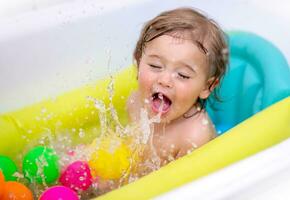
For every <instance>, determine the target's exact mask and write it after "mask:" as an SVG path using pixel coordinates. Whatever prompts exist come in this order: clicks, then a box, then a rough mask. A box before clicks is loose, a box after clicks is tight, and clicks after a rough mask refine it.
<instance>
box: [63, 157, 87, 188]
mask: <svg viewBox="0 0 290 200" xmlns="http://www.w3.org/2000/svg"><path fill="white" fill-rule="evenodd" d="M59 181H60V183H61V184H62V185H64V186H66V187H69V188H71V189H73V190H74V191H80V190H81V191H85V190H87V189H88V188H89V187H90V186H91V184H92V175H91V171H90V168H89V165H88V164H87V163H86V162H83V161H75V162H73V163H71V164H70V165H69V166H68V167H67V168H66V169H65V171H64V172H63V173H62V175H61V176H60V179H59Z"/></svg>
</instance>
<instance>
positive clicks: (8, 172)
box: [0, 156, 17, 181]
mask: <svg viewBox="0 0 290 200" xmlns="http://www.w3.org/2000/svg"><path fill="white" fill-rule="evenodd" d="M0 170H1V171H2V172H3V174H4V177H5V181H16V177H15V176H13V174H14V173H15V172H17V167H16V165H15V163H14V162H13V161H12V160H11V159H10V158H9V157H7V156H0Z"/></svg>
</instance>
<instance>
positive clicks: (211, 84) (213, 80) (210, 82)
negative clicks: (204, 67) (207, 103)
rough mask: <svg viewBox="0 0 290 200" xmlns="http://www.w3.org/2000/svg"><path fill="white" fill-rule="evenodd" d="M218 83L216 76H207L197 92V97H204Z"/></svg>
mask: <svg viewBox="0 0 290 200" xmlns="http://www.w3.org/2000/svg"><path fill="white" fill-rule="evenodd" d="M218 84H219V79H217V78H216V77H211V78H209V79H208V81H207V84H206V86H205V87H204V89H203V90H202V91H201V93H200V94H199V98H201V99H206V98H207V97H208V96H209V95H210V93H211V92H212V91H213V90H214V88H215V87H216V86H217V85H218Z"/></svg>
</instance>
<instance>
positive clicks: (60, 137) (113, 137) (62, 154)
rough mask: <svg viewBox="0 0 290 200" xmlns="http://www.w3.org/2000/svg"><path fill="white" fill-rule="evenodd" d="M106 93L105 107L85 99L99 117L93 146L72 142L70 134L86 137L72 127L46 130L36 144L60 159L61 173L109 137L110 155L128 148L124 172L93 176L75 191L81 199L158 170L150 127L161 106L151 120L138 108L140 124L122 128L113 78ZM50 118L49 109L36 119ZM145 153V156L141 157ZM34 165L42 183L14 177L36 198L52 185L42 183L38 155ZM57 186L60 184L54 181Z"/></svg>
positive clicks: (156, 120) (41, 163)
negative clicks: (111, 176) (87, 184)
mask: <svg viewBox="0 0 290 200" xmlns="http://www.w3.org/2000/svg"><path fill="white" fill-rule="evenodd" d="M107 91H108V93H109V103H108V106H106V105H105V103H104V102H102V101H101V100H99V99H95V98H93V97H87V101H88V104H90V103H93V104H94V106H95V108H96V110H97V111H98V115H99V124H100V128H99V130H98V131H99V137H98V138H96V140H95V142H94V143H93V145H92V144H91V145H90V144H78V145H75V144H74V143H73V138H72V135H74V136H77V137H78V138H79V139H80V140H81V139H82V138H84V137H85V136H86V131H85V130H84V129H82V128H78V129H77V128H71V129H69V130H66V131H65V132H64V130H61V132H60V130H58V129H57V128H56V129H55V130H50V129H47V128H45V129H44V134H43V135H42V137H41V138H40V140H39V141H38V143H37V144H40V145H44V146H47V147H50V148H52V149H54V150H55V152H56V154H57V155H58V156H59V166H60V169H61V170H62V171H63V170H64V169H65V168H66V166H68V165H69V164H70V163H73V162H74V161H78V160H82V161H89V160H90V159H91V156H92V155H93V153H94V152H96V151H98V150H100V149H102V148H104V146H102V141H103V140H108V138H109V141H110V142H109V146H105V148H106V149H105V150H106V151H107V152H109V153H110V154H112V155H113V154H114V152H116V151H118V148H124V147H123V146H124V145H125V147H126V148H128V149H129V151H130V152H131V153H130V156H131V158H130V159H129V166H128V168H127V170H126V171H124V173H123V174H122V175H121V176H120V177H119V178H117V179H102V178H100V177H95V179H94V181H93V184H92V186H91V187H90V188H89V189H88V190H87V191H78V194H79V196H80V198H81V199H89V198H92V197H95V196H98V195H101V194H104V193H106V192H108V191H111V190H113V189H116V188H119V187H121V186H123V185H125V184H128V183H131V182H133V181H135V180H137V179H138V178H140V177H142V176H144V175H146V174H148V173H150V172H152V171H154V170H157V169H159V168H160V167H161V162H160V158H159V157H158V155H157V153H156V150H155V148H154V145H153V137H152V135H153V134H152V130H153V128H152V127H153V125H154V123H159V122H160V117H161V111H162V106H161V107H160V113H159V114H157V115H156V116H154V117H153V118H149V116H148V112H147V110H146V109H145V108H141V111H140V121H139V122H135V123H132V124H127V125H125V126H124V125H122V124H121V123H120V120H119V117H118V114H117V111H116V109H115V108H114V105H113V94H114V81H113V78H111V81H110V83H109V85H108V87H107ZM92 112H95V111H92ZM48 115H49V116H48ZM52 115H53V113H48V110H47V109H46V108H43V109H42V110H41V113H40V116H39V119H38V120H47V119H49V118H50V116H52ZM56 127H57V125H56ZM28 134H31V131H28ZM26 140H27V141H28V140H29V139H28V138H26ZM28 143H29V141H28ZM122 145H123V146H122ZM30 147H31V146H30ZM30 147H29V148H30ZM145 153H146V156H144V154H145ZM36 164H37V167H38V171H37V174H38V175H39V176H40V177H41V179H42V181H43V184H38V183H36V182H34V181H33V182H32V183H28V181H27V180H26V179H25V178H24V175H23V174H21V173H19V172H18V173H15V176H16V177H17V178H18V181H19V182H22V183H24V184H25V185H27V186H28V187H29V188H31V190H32V191H33V193H34V195H35V197H36V198H38V197H39V196H40V195H41V193H42V192H43V191H44V190H46V189H47V188H49V187H50V186H51V185H49V184H47V183H46V182H45V177H44V175H43V169H44V167H45V166H47V162H46V160H45V159H44V157H43V156H40V157H39V159H38V160H37V161H36ZM79 178H83V177H79ZM56 184H59V183H58V182H57V183H56Z"/></svg>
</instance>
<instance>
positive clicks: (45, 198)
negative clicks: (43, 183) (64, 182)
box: [39, 186, 79, 200]
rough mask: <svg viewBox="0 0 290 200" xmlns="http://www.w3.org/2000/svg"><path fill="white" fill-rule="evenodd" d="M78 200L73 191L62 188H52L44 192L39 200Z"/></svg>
mask: <svg viewBox="0 0 290 200" xmlns="http://www.w3.org/2000/svg"><path fill="white" fill-rule="evenodd" d="M52 199H55V200H60V199H61V200H79V197H78V195H77V194H76V192H75V191H73V190H71V189H70V188H67V187H64V186H53V187H51V188H48V189H47V190H45V191H44V192H43V193H42V195H41V196H40V198H39V200H52Z"/></svg>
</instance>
